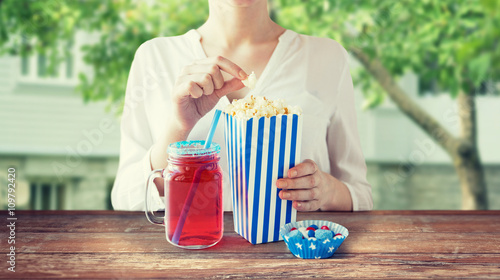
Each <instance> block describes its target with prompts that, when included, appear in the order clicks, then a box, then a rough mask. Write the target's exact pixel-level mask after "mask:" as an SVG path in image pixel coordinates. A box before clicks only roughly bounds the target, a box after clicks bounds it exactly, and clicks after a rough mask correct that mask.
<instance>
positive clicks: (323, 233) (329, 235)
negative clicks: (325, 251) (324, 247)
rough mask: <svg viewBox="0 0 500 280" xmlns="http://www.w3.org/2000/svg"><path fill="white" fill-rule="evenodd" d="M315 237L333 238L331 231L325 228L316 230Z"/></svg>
mask: <svg viewBox="0 0 500 280" xmlns="http://www.w3.org/2000/svg"><path fill="white" fill-rule="evenodd" d="M316 238H318V239H331V238H333V232H332V231H330V230H326V229H318V230H316Z"/></svg>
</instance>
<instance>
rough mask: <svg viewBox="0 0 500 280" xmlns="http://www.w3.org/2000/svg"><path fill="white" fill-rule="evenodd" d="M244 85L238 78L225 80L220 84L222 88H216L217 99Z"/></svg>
mask: <svg viewBox="0 0 500 280" xmlns="http://www.w3.org/2000/svg"><path fill="white" fill-rule="evenodd" d="M244 87H245V85H244V84H243V83H242V82H241V80H240V79H237V78H232V79H231V80H229V81H227V82H225V83H224V85H223V86H222V88H220V89H216V90H215V94H216V95H217V97H218V98H219V99H221V98H222V97H224V96H225V95H227V94H229V93H231V92H233V91H237V90H239V89H242V88H244Z"/></svg>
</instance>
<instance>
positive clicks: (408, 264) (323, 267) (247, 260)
mask: <svg viewBox="0 0 500 280" xmlns="http://www.w3.org/2000/svg"><path fill="white" fill-rule="evenodd" d="M247 255H249V256H250V257H249V256H247ZM270 259H275V260H276V261H270ZM18 261H19V262H18V267H17V270H16V273H10V274H8V275H5V274H4V275H5V276H0V277H6V276H9V278H11V279H13V278H42V277H43V278H148V279H153V278H167V279H186V278H196V279H233V278H246V279H291V278H311V277H315V278H337V277H339V278H340V277H349V278H370V279H388V278H400V279H401V278H404V279H422V278H473V279H475V278H492V279H494V278H499V277H500V268H499V261H500V254H470V255H469V254H464V255H449V254H436V255H430V254H421V255H420V254H411V255H410V254H337V255H335V256H334V257H333V258H331V259H325V260H301V259H297V258H294V257H292V258H287V255H286V254H285V255H283V254H262V257H256V256H255V254H249V253H241V254H228V253H222V254H218V255H212V254H209V255H205V256H200V255H197V254H194V255H193V254H190V253H188V252H186V251H184V252H183V253H182V254H175V255H174V254H163V253H148V254H138V253H127V254H120V253H118V254H20V255H19V256H18Z"/></svg>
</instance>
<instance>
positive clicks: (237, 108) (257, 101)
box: [224, 95, 302, 120]
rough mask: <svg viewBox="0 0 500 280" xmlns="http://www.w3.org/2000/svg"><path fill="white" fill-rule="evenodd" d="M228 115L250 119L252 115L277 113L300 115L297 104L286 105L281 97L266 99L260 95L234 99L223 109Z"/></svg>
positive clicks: (267, 115) (262, 115)
mask: <svg viewBox="0 0 500 280" xmlns="http://www.w3.org/2000/svg"><path fill="white" fill-rule="evenodd" d="M224 112H225V113H226V114H228V115H231V116H233V117H236V118H238V119H246V120H248V119H250V118H253V117H257V118H260V117H266V118H270V117H272V116H277V115H293V114H295V115H301V114H302V109H301V108H300V107H299V106H288V105H286V103H285V101H284V100H283V99H277V100H268V99H267V98H265V97H262V96H256V97H254V96H253V95H250V96H247V97H245V98H244V99H235V100H233V103H232V104H229V105H227V106H226V108H225V109H224Z"/></svg>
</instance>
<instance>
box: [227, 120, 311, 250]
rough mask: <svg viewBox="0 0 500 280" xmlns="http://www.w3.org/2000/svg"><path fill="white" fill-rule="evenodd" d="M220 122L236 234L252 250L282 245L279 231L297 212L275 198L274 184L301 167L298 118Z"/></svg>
mask: <svg viewBox="0 0 500 280" xmlns="http://www.w3.org/2000/svg"><path fill="white" fill-rule="evenodd" d="M224 120H225V127H224V136H225V139H226V148H227V157H228V166H229V177H230V178H229V179H230V181H231V195H232V203H233V217H234V229H235V231H236V232H237V233H238V234H240V235H241V236H243V237H244V238H245V239H246V240H248V241H249V242H250V243H252V244H260V243H267V242H273V241H279V240H283V238H282V237H281V236H280V234H279V231H280V227H281V226H282V225H284V224H286V223H290V222H295V221H296V216H297V210H296V209H295V208H293V207H292V201H287V200H281V199H280V198H279V196H278V193H279V190H278V188H277V187H276V180H277V179H278V178H283V177H286V176H287V173H288V169H290V168H291V167H293V166H295V165H296V164H298V163H299V161H300V147H301V139H302V116H301V115H278V116H273V117H270V118H267V117H261V118H251V119H249V120H241V119H238V118H234V117H233V116H231V115H228V114H224Z"/></svg>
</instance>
